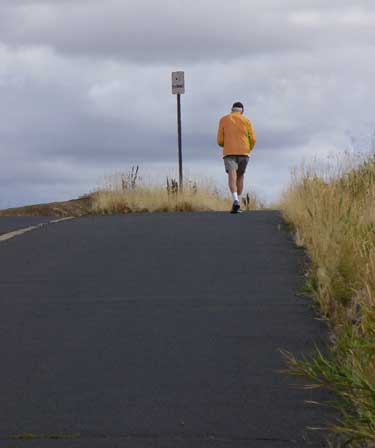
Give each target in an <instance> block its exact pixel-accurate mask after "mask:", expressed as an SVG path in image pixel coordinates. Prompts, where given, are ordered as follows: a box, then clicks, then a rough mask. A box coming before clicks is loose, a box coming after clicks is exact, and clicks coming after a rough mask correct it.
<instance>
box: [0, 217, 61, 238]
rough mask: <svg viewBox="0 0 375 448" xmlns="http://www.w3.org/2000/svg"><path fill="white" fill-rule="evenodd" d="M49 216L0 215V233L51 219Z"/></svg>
mask: <svg viewBox="0 0 375 448" xmlns="http://www.w3.org/2000/svg"><path fill="white" fill-rule="evenodd" d="M53 219H56V218H53V217H51V216H49V217H48V216H0V235H2V234H4V233H8V232H13V231H14V230H19V229H24V228H26V227H31V226H37V225H38V224H44V223H47V222H49V221H52V220H53Z"/></svg>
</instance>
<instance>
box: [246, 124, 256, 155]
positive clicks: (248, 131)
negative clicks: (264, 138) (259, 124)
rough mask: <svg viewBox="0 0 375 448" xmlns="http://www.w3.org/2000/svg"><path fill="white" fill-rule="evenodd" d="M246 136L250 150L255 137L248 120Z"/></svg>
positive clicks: (253, 144)
mask: <svg viewBox="0 0 375 448" xmlns="http://www.w3.org/2000/svg"><path fill="white" fill-rule="evenodd" d="M247 138H248V139H249V144H250V151H251V150H252V149H253V148H254V146H255V143H256V141H257V138H256V135H255V131H254V128H253V125H252V124H251V121H250V120H248V129H247Z"/></svg>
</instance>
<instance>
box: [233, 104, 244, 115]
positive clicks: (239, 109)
mask: <svg viewBox="0 0 375 448" xmlns="http://www.w3.org/2000/svg"><path fill="white" fill-rule="evenodd" d="M243 110H244V107H243V104H242V103H240V102H239V101H237V102H236V103H234V104H233V106H232V112H241V114H243Z"/></svg>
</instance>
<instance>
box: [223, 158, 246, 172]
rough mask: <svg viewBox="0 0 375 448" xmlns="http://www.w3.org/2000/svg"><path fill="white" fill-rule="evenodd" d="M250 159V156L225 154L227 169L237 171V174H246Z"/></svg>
mask: <svg viewBox="0 0 375 448" xmlns="http://www.w3.org/2000/svg"><path fill="white" fill-rule="evenodd" d="M248 161H249V157H248V156H225V157H224V166H225V171H226V172H228V171H231V170H234V171H237V174H244V173H245V171H246V167H247V162H248Z"/></svg>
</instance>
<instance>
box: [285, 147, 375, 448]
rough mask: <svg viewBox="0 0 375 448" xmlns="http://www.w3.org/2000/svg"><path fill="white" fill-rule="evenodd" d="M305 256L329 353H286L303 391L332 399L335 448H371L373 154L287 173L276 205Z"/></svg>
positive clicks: (374, 379) (374, 397) (374, 415)
mask: <svg viewBox="0 0 375 448" xmlns="http://www.w3.org/2000/svg"><path fill="white" fill-rule="evenodd" d="M281 209H282V213H283V216H284V218H285V219H286V221H287V222H288V223H289V224H290V226H291V228H292V230H293V233H294V235H295V241H296V244H297V245H298V246H302V247H304V248H305V249H306V252H307V254H308V256H309V257H310V267H309V272H308V273H307V274H306V278H307V282H306V286H305V291H306V293H308V294H309V295H310V296H311V297H312V299H313V301H314V303H315V304H316V305H317V306H318V307H319V309H320V312H321V314H322V315H323V316H324V317H325V318H326V319H327V323H328V324H329V327H330V330H331V337H332V340H331V346H330V349H329V354H328V355H323V354H322V353H320V352H318V351H316V353H315V355H313V356H312V357H310V358H304V359H296V358H295V357H294V356H293V355H291V354H289V355H288V362H289V366H290V369H291V372H292V373H293V374H296V375H300V376H303V377H307V378H308V379H309V382H310V384H309V385H308V386H307V387H325V388H328V389H330V390H331V391H333V392H334V394H335V396H336V397H337V401H335V403H334V405H335V407H336V408H337V409H338V411H339V416H340V417H339V421H338V422H336V423H333V424H332V428H331V429H332V430H333V431H334V432H335V433H337V434H339V435H340V445H339V446H352V447H374V446H375V155H373V154H369V155H366V156H360V155H358V154H357V155H350V154H347V153H346V154H344V155H342V156H340V158H338V159H337V160H336V161H333V163H332V162H331V164H330V166H329V167H325V168H323V167H321V166H319V165H318V163H317V162H312V163H311V164H310V165H309V166H306V165H305V166H302V167H301V168H300V169H297V170H295V171H294V173H293V176H292V181H291V183H290V186H289V188H288V189H287V191H286V192H285V193H284V195H283V197H282V201H281Z"/></svg>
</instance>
